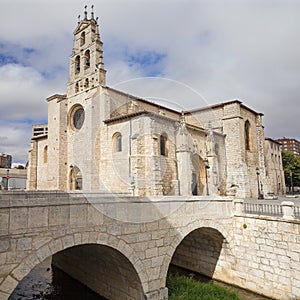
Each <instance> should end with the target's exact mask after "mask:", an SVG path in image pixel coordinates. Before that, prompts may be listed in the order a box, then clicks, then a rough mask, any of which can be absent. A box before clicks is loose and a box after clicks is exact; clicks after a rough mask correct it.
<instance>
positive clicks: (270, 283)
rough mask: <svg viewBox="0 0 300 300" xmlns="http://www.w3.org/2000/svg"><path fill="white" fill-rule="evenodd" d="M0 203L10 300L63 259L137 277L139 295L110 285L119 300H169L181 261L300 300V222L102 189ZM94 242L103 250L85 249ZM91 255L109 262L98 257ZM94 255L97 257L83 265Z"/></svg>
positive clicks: (214, 203)
mask: <svg viewBox="0 0 300 300" xmlns="http://www.w3.org/2000/svg"><path fill="white" fill-rule="evenodd" d="M0 196H1V197H0V203H1V206H0V264H1V268H0V297H1V299H7V297H8V295H9V294H10V293H11V292H12V290H13V289H14V288H15V287H16V285H17V284H18V282H19V281H20V280H22V279H23V278H24V276H26V275H27V274H28V273H29V271H30V270H31V269H32V268H34V267H35V266H36V265H37V264H39V263H40V262H42V261H43V260H44V259H46V258H48V257H49V256H52V255H56V254H57V253H63V254H62V255H60V254H59V255H58V256H56V258H57V263H58V264H60V263H61V267H62V268H64V262H63V261H64V259H63V257H65V259H66V262H65V263H66V264H67V265H69V264H70V260H72V257H73V258H74V259H75V261H76V265H77V263H78V268H79V269H80V268H81V270H82V269H84V268H85V263H86V264H88V265H91V264H92V262H94V263H97V264H98V266H99V268H100V267H102V266H104V265H105V264H110V263H113V264H114V266H118V272H112V273H110V276H112V278H114V280H115V279H116V278H119V279H122V278H123V279H122V280H125V279H124V278H125V277H127V276H129V278H133V281H132V282H133V286H132V290H131V292H132V294H131V292H129V291H128V290H126V289H125V285H124V289H123V288H121V289H120V288H118V287H120V285H117V286H116V285H113V286H112V285H111V283H110V282H104V283H103V284H105V285H106V287H107V286H109V285H110V286H111V288H113V289H110V290H111V293H112V294H111V295H113V294H114V295H120V293H123V294H124V297H127V296H128V297H130V295H131V296H132V295H137V294H140V293H142V292H141V291H143V294H144V295H145V297H146V299H161V300H162V299H164V297H165V296H166V295H167V289H166V286H165V284H166V276H167V273H168V269H169V265H170V263H172V262H173V263H174V264H177V265H180V266H183V267H187V268H189V269H192V270H196V271H198V272H200V273H204V274H206V275H210V276H212V277H213V278H215V279H218V280H222V281H224V282H227V283H230V284H235V285H238V286H240V287H243V288H246V289H250V290H252V291H255V292H257V293H261V294H264V295H266V296H269V297H273V298H275V299H280V300H290V299H298V298H299V297H300V281H299V270H300V252H299V249H298V248H299V247H298V245H299V238H300V221H299V220H298V221H297V220H286V219H282V218H271V217H263V216H253V215H245V214H242V213H241V210H240V209H236V216H234V211H233V203H232V199H230V198H226V197H223V198H222V197H211V198H209V197H193V198H188V197H178V196H177V197H176V196H173V197H170V196H169V197H163V198H161V197H152V198H150V199H149V198H143V197H124V196H121V195H119V197H116V196H114V197H112V195H106V194H99V193H98V194H96V193H92V192H90V193H89V194H81V193H77V192H72V193H64V192H35V193H34V192H26V193H24V192H3V193H2V194H1V195H0ZM237 204H241V202H238V201H236V202H235V205H237ZM89 244H94V246H95V248H94V246H88V247H87V248H84V247H85V246H86V245H89ZM103 246H106V247H104V248H103ZM73 247H74V251H73V250H71V252H70V256H68V253H69V252H68V251H69V250H70V248H73ZM77 247H79V248H77ZM81 247H83V248H81ZM98 247H99V248H98ZM76 248H77V249H83V250H82V251H83V252H80V251H81V250H80V251H79V252H77V250H76ZM64 250H66V252H61V251H64ZM91 251H92V252H93V253H95V256H97V255H96V254H97V253H98V254H99V255H100V256H101V257H97V258H96V257H92V256H91V255H88V254H89V253H90V252H91ZM78 253H82V255H81V254H78ZM87 255H88V256H89V257H90V258H91V260H89V259H88V260H87V261H85V260H83V259H82V257H85V256H87ZM104 256H106V258H107V259H104ZM93 259H95V260H93ZM54 261H55V259H54ZM68 261H69V262H68ZM80 261H82V263H83V265H79V262H80ZM108 268H109V266H108ZM66 270H68V267H66ZM134 270H135V271H134ZM73 271H74V272H75V273H76V272H77V271H76V270H70V273H71V274H72V273H73ZM135 274H136V275H137V276H136V275H135ZM74 276H76V274H75V275H74ZM101 278H103V277H101ZM109 278H111V277H109ZM85 279H86V281H84V282H85V284H86V285H88V286H91V287H92V288H97V287H98V288H99V289H101V291H102V288H103V289H104V290H105V291H106V288H105V287H104V286H103V285H102V283H98V282H95V279H96V278H95V277H94V276H92V277H88V276H85ZM90 280H91V282H89V281H90ZM121 286H122V285H121ZM99 289H98V291H99ZM107 289H108V288H107ZM125 295H127V296H125Z"/></svg>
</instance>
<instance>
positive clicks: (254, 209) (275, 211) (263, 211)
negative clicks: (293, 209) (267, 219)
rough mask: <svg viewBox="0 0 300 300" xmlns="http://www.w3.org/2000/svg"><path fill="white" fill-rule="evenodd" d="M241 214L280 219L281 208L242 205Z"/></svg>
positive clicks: (269, 205)
mask: <svg viewBox="0 0 300 300" xmlns="http://www.w3.org/2000/svg"><path fill="white" fill-rule="evenodd" d="M243 212H244V213H246V214H255V215H264V216H275V217H282V216H283V212H282V206H281V205H275V204H263V203H244V209H243Z"/></svg>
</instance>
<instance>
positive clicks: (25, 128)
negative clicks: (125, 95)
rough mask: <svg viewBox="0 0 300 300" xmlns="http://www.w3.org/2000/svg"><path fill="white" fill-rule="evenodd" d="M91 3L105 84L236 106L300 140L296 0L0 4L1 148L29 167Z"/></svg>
mask: <svg viewBox="0 0 300 300" xmlns="http://www.w3.org/2000/svg"><path fill="white" fill-rule="evenodd" d="M85 5H87V6H88V8H87V10H88V12H89V14H90V11H91V5H94V13H95V17H96V16H97V17H99V19H98V23H99V25H100V36H101V40H102V41H103V43H104V55H103V56H104V64H105V68H106V70H107V85H108V86H110V87H113V88H117V89H121V90H124V91H127V92H129V93H131V94H137V95H140V96H142V97H144V98H146V99H149V100H151V101H158V102H160V103H162V104H165V105H168V106H171V107H176V108H177V109H178V110H181V109H192V108H197V107H202V106H207V105H212V104H216V103H220V102H226V101H230V100H235V99H237V100H240V101H242V102H243V104H244V105H246V106H248V107H250V108H251V109H253V110H255V111H257V112H261V113H263V114H264V118H263V123H264V126H265V135H266V137H270V138H273V139H276V138H280V137H283V136H285V137H290V138H296V139H298V140H300V129H299V127H300V126H299V125H300V109H299V104H300V102H299V101H300V84H299V83H300V40H299V37H300V18H299V15H300V1H298V0H294V1H291V0H280V1H279V0H259V1H258V0H95V1H90V0H88V1H79V0H52V1H45V0H1V10H0V25H1V30H0V152H2V153H7V154H11V155H12V156H13V161H14V163H15V164H18V163H23V164H24V163H26V161H27V158H28V150H29V149H30V138H31V126H32V124H43V123H46V122H47V102H46V98H47V97H49V96H51V95H53V94H56V93H62V94H63V93H65V92H66V83H67V81H68V77H69V57H70V54H71V51H72V46H73V31H74V30H75V28H76V25H77V21H78V15H81V18H82V16H83V12H84V6H85Z"/></svg>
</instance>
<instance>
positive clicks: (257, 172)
mask: <svg viewBox="0 0 300 300" xmlns="http://www.w3.org/2000/svg"><path fill="white" fill-rule="evenodd" d="M256 176H257V195H258V196H257V199H258V200H259V199H264V197H263V194H262V193H261V190H260V182H259V168H256Z"/></svg>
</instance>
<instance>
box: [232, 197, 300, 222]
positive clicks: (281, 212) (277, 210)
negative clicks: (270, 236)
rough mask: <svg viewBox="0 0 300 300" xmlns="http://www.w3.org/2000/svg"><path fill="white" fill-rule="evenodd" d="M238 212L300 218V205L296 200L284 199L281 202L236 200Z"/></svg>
mask: <svg viewBox="0 0 300 300" xmlns="http://www.w3.org/2000/svg"><path fill="white" fill-rule="evenodd" d="M234 204H235V213H236V214H241V213H242V214H252V215H259V216H272V217H279V218H283V219H286V220H293V219H298V220H300V207H299V206H295V204H294V202H291V201H283V202H281V203H280V204H266V203H245V202H244V200H241V199H236V200H234Z"/></svg>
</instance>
